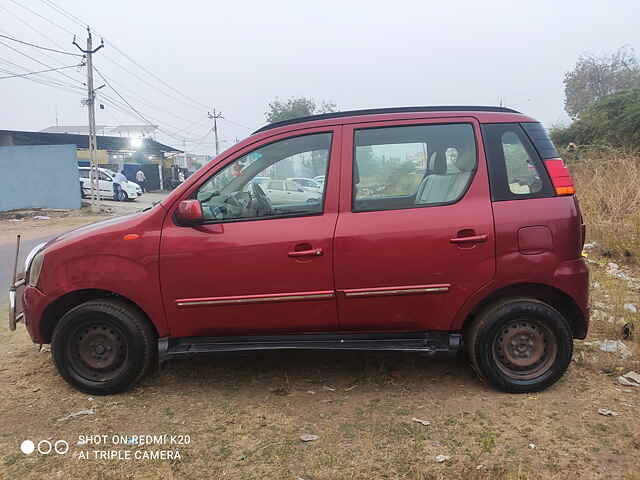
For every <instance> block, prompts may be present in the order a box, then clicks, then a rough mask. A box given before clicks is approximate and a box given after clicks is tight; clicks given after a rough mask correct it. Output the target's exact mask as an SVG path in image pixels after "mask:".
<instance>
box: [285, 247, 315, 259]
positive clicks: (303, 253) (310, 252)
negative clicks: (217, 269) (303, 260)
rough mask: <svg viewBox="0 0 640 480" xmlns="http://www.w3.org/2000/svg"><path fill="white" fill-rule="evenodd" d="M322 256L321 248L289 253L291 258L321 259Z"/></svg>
mask: <svg viewBox="0 0 640 480" xmlns="http://www.w3.org/2000/svg"><path fill="white" fill-rule="evenodd" d="M321 255H322V249H321V248H313V249H311V250H299V251H295V252H289V256H290V257H294V258H295V257H319V256H321Z"/></svg>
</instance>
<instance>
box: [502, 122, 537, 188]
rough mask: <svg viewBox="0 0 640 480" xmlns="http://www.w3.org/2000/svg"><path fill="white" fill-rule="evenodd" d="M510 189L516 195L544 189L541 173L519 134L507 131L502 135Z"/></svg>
mask: <svg viewBox="0 0 640 480" xmlns="http://www.w3.org/2000/svg"><path fill="white" fill-rule="evenodd" d="M501 144H502V151H503V154H504V161H505V167H506V170H507V183H508V184H509V191H510V192H511V193H513V194H515V195H529V194H531V193H538V192H539V191H540V190H541V189H542V181H541V179H540V173H539V172H538V170H537V169H536V166H535V164H534V163H533V160H532V158H531V156H530V155H529V154H528V153H527V150H526V149H525V148H524V145H523V144H522V142H521V141H520V138H519V137H518V135H516V134H515V133H514V132H512V131H506V132H504V133H503V134H502V137H501Z"/></svg>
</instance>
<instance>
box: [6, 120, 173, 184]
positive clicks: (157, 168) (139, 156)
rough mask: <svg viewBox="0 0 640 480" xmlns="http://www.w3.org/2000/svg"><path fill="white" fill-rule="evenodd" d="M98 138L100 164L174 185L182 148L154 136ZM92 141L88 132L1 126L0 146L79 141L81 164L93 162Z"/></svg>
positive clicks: (153, 180) (133, 179)
mask: <svg viewBox="0 0 640 480" xmlns="http://www.w3.org/2000/svg"><path fill="white" fill-rule="evenodd" d="M54 128H67V129H68V128H70V127H54ZM77 128H80V127H77ZM48 130H49V129H48ZM96 139H97V147H98V150H97V152H96V159H97V161H98V163H99V165H100V167H102V168H108V169H111V170H113V171H119V170H124V172H125V175H126V176H127V178H128V179H130V180H132V181H135V174H136V172H137V171H138V170H140V169H141V170H142V171H143V172H144V173H145V176H146V177H147V185H148V188H149V189H150V190H160V189H165V188H172V186H173V185H172V182H171V181H170V179H171V178H172V177H173V175H174V172H175V169H176V167H177V166H176V165H175V157H176V155H178V154H181V153H182V151H181V150H178V149H176V148H173V147H170V146H168V145H164V144H162V143H160V142H157V141H155V140H153V139H152V138H141V137H124V136H122V137H120V136H117V137H116V136H106V135H98V136H97V137H96ZM88 142H89V138H88V136H87V134H86V133H85V134H75V133H51V132H24V131H17V130H0V147H13V146H25V145H75V147H76V156H77V161H78V164H79V165H81V166H88V165H89V162H90V159H89V143H88Z"/></svg>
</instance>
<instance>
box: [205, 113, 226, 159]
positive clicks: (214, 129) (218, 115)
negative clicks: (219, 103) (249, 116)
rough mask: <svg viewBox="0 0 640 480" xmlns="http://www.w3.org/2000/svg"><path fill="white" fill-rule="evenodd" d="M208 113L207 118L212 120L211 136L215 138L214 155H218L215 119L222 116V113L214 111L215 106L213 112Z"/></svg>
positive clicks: (216, 123) (218, 147)
mask: <svg viewBox="0 0 640 480" xmlns="http://www.w3.org/2000/svg"><path fill="white" fill-rule="evenodd" d="M208 115H209V118H210V119H211V120H213V138H214V139H215V142H216V155H218V153H219V149H220V146H219V144H218V122H217V121H216V120H218V119H219V118H224V117H223V116H222V113H220V112H217V113H216V109H215V108H214V109H213V114H211V112H209V113H208Z"/></svg>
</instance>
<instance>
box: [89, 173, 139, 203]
mask: <svg viewBox="0 0 640 480" xmlns="http://www.w3.org/2000/svg"><path fill="white" fill-rule="evenodd" d="M78 169H79V170H80V192H81V194H82V198H85V197H89V196H90V195H91V181H90V179H89V174H90V171H91V168H90V167H79V168H78ZM98 175H99V178H98V184H99V187H100V197H101V198H111V199H113V200H118V201H121V202H123V201H125V200H131V201H133V200H135V199H136V198H138V197H140V196H142V188H141V187H140V185H138V184H137V183H135V182H132V181H131V180H128V181H126V182H124V183H122V184H121V185H120V192H119V194H118V198H114V197H115V195H114V194H115V191H114V189H113V179H114V176H115V173H114V172H112V171H111V170H107V169H106V168H98Z"/></svg>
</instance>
